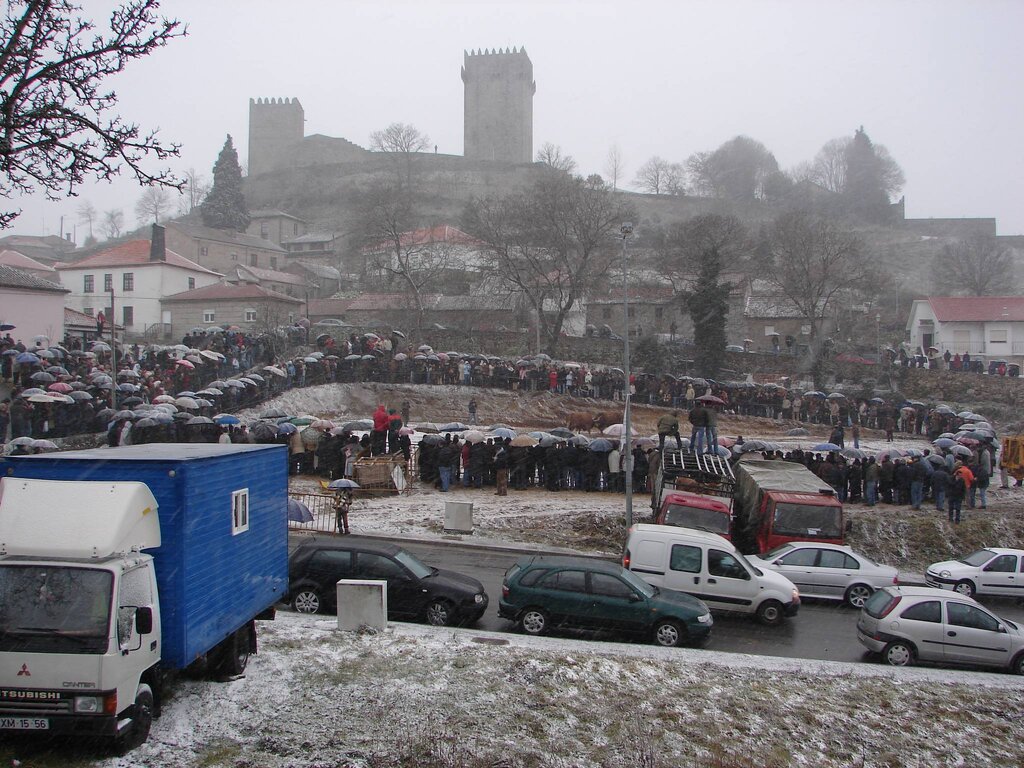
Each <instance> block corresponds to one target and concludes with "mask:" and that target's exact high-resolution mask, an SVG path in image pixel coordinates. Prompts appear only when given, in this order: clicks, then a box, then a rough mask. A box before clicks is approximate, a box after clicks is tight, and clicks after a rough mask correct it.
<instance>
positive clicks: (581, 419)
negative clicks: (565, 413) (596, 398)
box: [567, 413, 594, 432]
mask: <svg viewBox="0 0 1024 768" xmlns="http://www.w3.org/2000/svg"><path fill="white" fill-rule="evenodd" d="M567 426H568V427H569V429H570V430H572V431H573V432H583V431H584V430H586V431H587V432H590V431H592V430H593V429H594V416H593V415H592V414H589V413H570V414H569V419H568V424H567Z"/></svg>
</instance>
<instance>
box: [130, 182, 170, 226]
mask: <svg viewBox="0 0 1024 768" xmlns="http://www.w3.org/2000/svg"><path fill="white" fill-rule="evenodd" d="M170 208H171V196H170V194H168V192H167V190H166V189H164V188H163V187H146V189H145V191H144V192H143V193H142V194H141V195H140V196H139V199H138V201H137V202H136V203H135V218H136V219H138V222H139V224H149V223H153V224H159V223H160V219H161V218H162V217H163V216H164V214H166V213H167V211H168V210H170Z"/></svg>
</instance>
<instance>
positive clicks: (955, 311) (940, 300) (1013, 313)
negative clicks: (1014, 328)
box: [928, 296, 1024, 323]
mask: <svg viewBox="0 0 1024 768" xmlns="http://www.w3.org/2000/svg"><path fill="white" fill-rule="evenodd" d="M928 303H929V304H930V305H931V307H932V312H934V313H935V319H936V320H938V321H939V322H940V323H949V322H964V323H985V322H1000V321H1006V322H1024V296H935V297H932V298H929V299H928Z"/></svg>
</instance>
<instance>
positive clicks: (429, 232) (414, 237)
mask: <svg viewBox="0 0 1024 768" xmlns="http://www.w3.org/2000/svg"><path fill="white" fill-rule="evenodd" d="M399 237H400V242H401V243H402V246H403V247H405V246H411V245H431V244H434V243H445V244H448V245H465V246H470V247H473V248H483V247H484V243H483V242H481V241H480V240H477V239H476V238H475V237H473V236H471V235H467V234H466V233H465V232H463V231H462V230H461V229H457V228H456V227H452V226H449V225H448V224H441V225H439V226H436V227H427V228H424V229H414V230H412V231H411V232H403V233H402V234H401V235H400V236H399ZM393 248H394V243H391V242H389V241H387V240H382V241H381V242H379V243H375V244H373V245H368V246H367V247H366V248H364V249H363V250H364V252H366V253H377V252H380V251H390V250H392V249H393Z"/></svg>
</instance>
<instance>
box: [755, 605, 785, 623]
mask: <svg viewBox="0 0 1024 768" xmlns="http://www.w3.org/2000/svg"><path fill="white" fill-rule="evenodd" d="M784 618H785V614H784V613H783V610H782V603H780V602H779V601H778V600H765V601H764V602H763V603H761V604H760V605H759V606H757V620H758V621H760V622H761V623H762V624H767V625H768V626H769V627H774V626H775V625H776V624H781V623H782V620H783V619H784Z"/></svg>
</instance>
